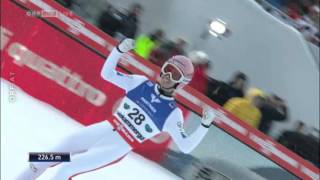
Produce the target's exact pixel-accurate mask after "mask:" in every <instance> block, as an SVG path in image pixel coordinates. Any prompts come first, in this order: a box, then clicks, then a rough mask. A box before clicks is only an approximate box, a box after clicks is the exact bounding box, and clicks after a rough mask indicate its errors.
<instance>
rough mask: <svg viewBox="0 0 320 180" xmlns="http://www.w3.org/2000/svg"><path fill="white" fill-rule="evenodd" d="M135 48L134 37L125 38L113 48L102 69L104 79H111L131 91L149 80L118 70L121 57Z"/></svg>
mask: <svg viewBox="0 0 320 180" xmlns="http://www.w3.org/2000/svg"><path fill="white" fill-rule="evenodd" d="M133 48H134V40H133V39H125V40H123V41H122V42H121V43H120V44H119V45H118V46H116V47H115V48H113V49H112V51H111V53H110V54H109V56H108V57H107V59H106V61H105V63H104V65H103V67H102V70H101V77H102V78H103V79H104V80H106V81H109V82H111V83H113V84H114V85H116V86H118V87H120V88H122V89H124V90H126V91H129V90H130V89H132V88H134V87H136V86H137V85H139V84H140V83H142V82H143V81H145V80H147V78H146V77H145V76H141V75H127V74H123V73H121V72H118V71H117V70H116V67H117V64H118V62H119V60H120V58H121V57H122V56H123V55H124V54H125V53H127V52H129V51H130V50H132V49H133Z"/></svg>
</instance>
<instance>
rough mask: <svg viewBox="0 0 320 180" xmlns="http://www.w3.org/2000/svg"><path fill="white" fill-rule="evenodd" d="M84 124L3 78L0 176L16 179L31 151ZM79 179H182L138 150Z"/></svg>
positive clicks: (43, 179)
mask: <svg viewBox="0 0 320 180" xmlns="http://www.w3.org/2000/svg"><path fill="white" fill-rule="evenodd" d="M81 127H82V125H81V124H79V123H77V122H76V121H74V120H72V119H71V118H70V117H68V116H66V115H65V114H64V113H62V112H61V111H58V110H57V109H55V108H53V107H52V106H49V105H48V104H45V103H43V102H40V101H38V100H36V99H35V98H32V97H31V96H29V95H27V94H26V93H24V92H23V91H21V90H20V89H19V88H18V87H16V86H14V85H13V84H11V83H9V82H7V81H5V80H3V79H1V179H4V180H14V179H15V177H16V176H17V174H18V173H19V172H21V171H22V169H23V168H24V167H26V166H27V165H28V162H27V158H28V157H27V156H28V153H29V152H41V151H46V150H48V149H50V147H52V146H53V145H54V144H56V143H57V142H59V141H60V140H61V139H62V138H63V137H65V136H67V135H68V134H69V133H72V132H74V131H77V130H78V129H79V128H81ZM58 168H59V166H56V167H54V168H50V169H48V171H46V172H45V174H43V176H42V177H41V178H39V180H47V179H50V177H51V176H52V175H53V174H54V173H55V171H56V170H57V169H58ZM74 179H76V180H85V179H90V180H91V179H94V180H99V179H108V180H122V179H132V180H150V179H153V180H171V179H172V180H175V179H180V178H178V177H177V176H175V175H173V174H172V173H170V172H169V171H167V170H166V169H164V168H162V167H160V166H159V165H157V164H155V163H153V162H151V161H149V160H147V159H145V158H143V157H142V156H140V155H138V154H136V153H133V152H132V153H129V154H128V155H127V156H126V157H125V158H124V159H122V160H121V161H120V162H118V163H116V164H114V165H112V166H108V167H105V168H103V169H99V170H97V171H94V172H89V173H86V174H83V175H79V176H76V177H75V178H74Z"/></svg>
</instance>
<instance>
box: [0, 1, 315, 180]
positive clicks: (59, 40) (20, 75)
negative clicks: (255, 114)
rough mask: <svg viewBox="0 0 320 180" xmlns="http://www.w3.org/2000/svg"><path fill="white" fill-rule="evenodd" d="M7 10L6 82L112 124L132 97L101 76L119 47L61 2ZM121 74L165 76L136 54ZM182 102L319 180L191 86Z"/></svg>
mask: <svg viewBox="0 0 320 180" xmlns="http://www.w3.org/2000/svg"><path fill="white" fill-rule="evenodd" d="M1 3H2V4H1V5H2V6H1V12H2V24H1V70H2V72H1V77H3V78H5V79H7V80H9V81H11V82H12V83H14V84H16V85H18V86H19V87H21V88H22V89H23V90H24V91H26V92H27V93H29V94H30V95H31V96H33V97H35V98H38V99H40V100H42V101H44V102H46V103H48V104H50V105H52V106H54V107H55V108H57V109H59V110H61V111H62V112H64V113H66V114H67V115H69V116H70V117H72V118H74V119H75V120H77V121H79V122H80V123H82V124H84V125H89V124H92V123H94V122H98V121H101V120H104V119H108V118H109V117H111V114H112V109H113V108H114V107H116V105H117V103H118V102H119V99H120V98H121V97H122V96H123V95H124V91H122V90H121V89H119V88H118V87H117V86H114V85H112V84H110V83H108V82H106V81H104V80H103V79H102V78H101V77H100V70H101V68H102V64H103V62H104V59H105V57H106V56H107V55H108V54H109V52H110V50H111V49H112V48H113V47H114V45H115V43H116V41H115V40H113V39H112V38H110V37H109V36H107V35H106V34H104V33H103V32H101V31H100V30H98V29H97V28H95V27H94V26H92V25H90V24H88V23H86V22H85V21H84V20H82V19H81V18H79V17H78V16H76V15H74V14H73V13H72V12H70V11H68V10H66V9H64V8H62V7H61V6H59V5H58V4H56V3H55V2H54V1H50V0H43V1H41V0H4V1H2V2H1ZM118 70H120V71H123V72H130V73H137V74H144V75H146V76H148V77H149V78H151V79H153V80H155V79H156V78H157V75H158V73H159V68H157V67H156V66H155V65H153V64H151V63H150V62H148V61H145V60H143V59H142V58H140V57H138V56H136V55H135V54H130V55H128V56H125V57H124V58H123V59H122V60H121V68H120V67H119V68H118ZM176 99H177V101H178V102H180V103H181V104H183V105H184V106H186V107H188V109H190V110H192V111H194V112H195V113H197V114H201V107H202V106H203V105H204V104H207V105H209V106H211V107H212V108H213V109H214V110H215V111H216V112H217V114H219V118H217V120H216V121H215V125H217V126H218V127H219V128H221V129H223V130H225V131H226V132H228V133H229V134H231V135H232V136H234V137H236V138H237V139H239V140H240V141H242V142H243V143H245V144H247V145H248V146H250V147H252V148H253V149H255V150H256V151H257V152H259V153H261V154H263V155H264V156H266V157H267V158H269V159H270V160H272V161H274V162H275V163H277V164H279V165H280V166H282V167H283V168H285V169H286V170H288V171H290V172H291V173H293V174H295V175H296V176H298V177H300V178H302V179H319V169H318V168H316V167H315V166H313V165H312V164H311V163H309V162H307V161H306V160H304V159H303V158H301V157H300V156H298V155H296V154H294V153H292V152H291V151H289V150H288V149H286V148H285V147H283V146H281V145H280V144H278V143H277V142H275V141H274V140H273V139H272V138H270V137H268V136H266V135H264V134H263V133H261V132H260V131H258V130H256V129H254V128H252V127H250V126H249V125H247V124H246V123H244V122H242V121H241V120H239V119H238V118H236V117H235V116H233V115H231V114H230V113H228V112H226V111H225V110H224V109H222V108H221V107H220V106H219V105H217V104H215V103H214V102H212V101H211V100H210V99H209V98H207V97H205V96H204V95H202V94H200V93H199V92H197V91H195V90H193V89H192V88H191V87H189V86H186V87H185V88H184V89H182V90H180V91H179V93H178V94H177V96H176ZM180 107H181V108H183V107H182V106H180ZM159 141H160V142H163V143H162V144H159V143H160V142H159ZM155 142H156V143H155ZM168 143H169V141H168V138H167V137H166V136H164V137H159V138H157V139H156V140H154V141H148V142H147V143H146V144H145V146H144V148H141V149H140V150H138V151H139V152H140V153H142V154H143V155H145V156H147V157H149V158H151V159H154V160H160V159H159V157H160V158H161V157H162V155H161V154H163V153H164V152H165V151H166V148H167V146H168ZM152 149H156V151H153V150H152ZM150 152H152V153H150ZM157 153H158V154H157Z"/></svg>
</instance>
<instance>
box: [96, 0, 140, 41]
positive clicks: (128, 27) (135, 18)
mask: <svg viewBox="0 0 320 180" xmlns="http://www.w3.org/2000/svg"><path fill="white" fill-rule="evenodd" d="M141 11H142V6H141V5H140V4H132V5H131V7H130V9H129V11H128V12H127V13H126V14H124V13H121V12H120V11H118V10H117V9H115V8H114V7H112V6H111V5H108V7H107V10H106V11H104V12H103V13H102V15H101V16H100V18H99V20H98V26H99V28H100V29H101V30H103V31H104V32H106V33H107V34H109V35H110V36H112V37H115V38H117V39H123V38H125V37H128V38H132V39H134V38H135V36H136V33H137V30H138V24H139V16H140V14H141Z"/></svg>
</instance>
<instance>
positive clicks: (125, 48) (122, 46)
mask: <svg viewBox="0 0 320 180" xmlns="http://www.w3.org/2000/svg"><path fill="white" fill-rule="evenodd" d="M134 48H135V41H134V40H133V39H129V38H126V39H124V40H122V41H121V42H120V43H119V44H118V46H117V49H118V50H119V51H120V52H122V53H127V52H129V51H130V50H132V49H134Z"/></svg>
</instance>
